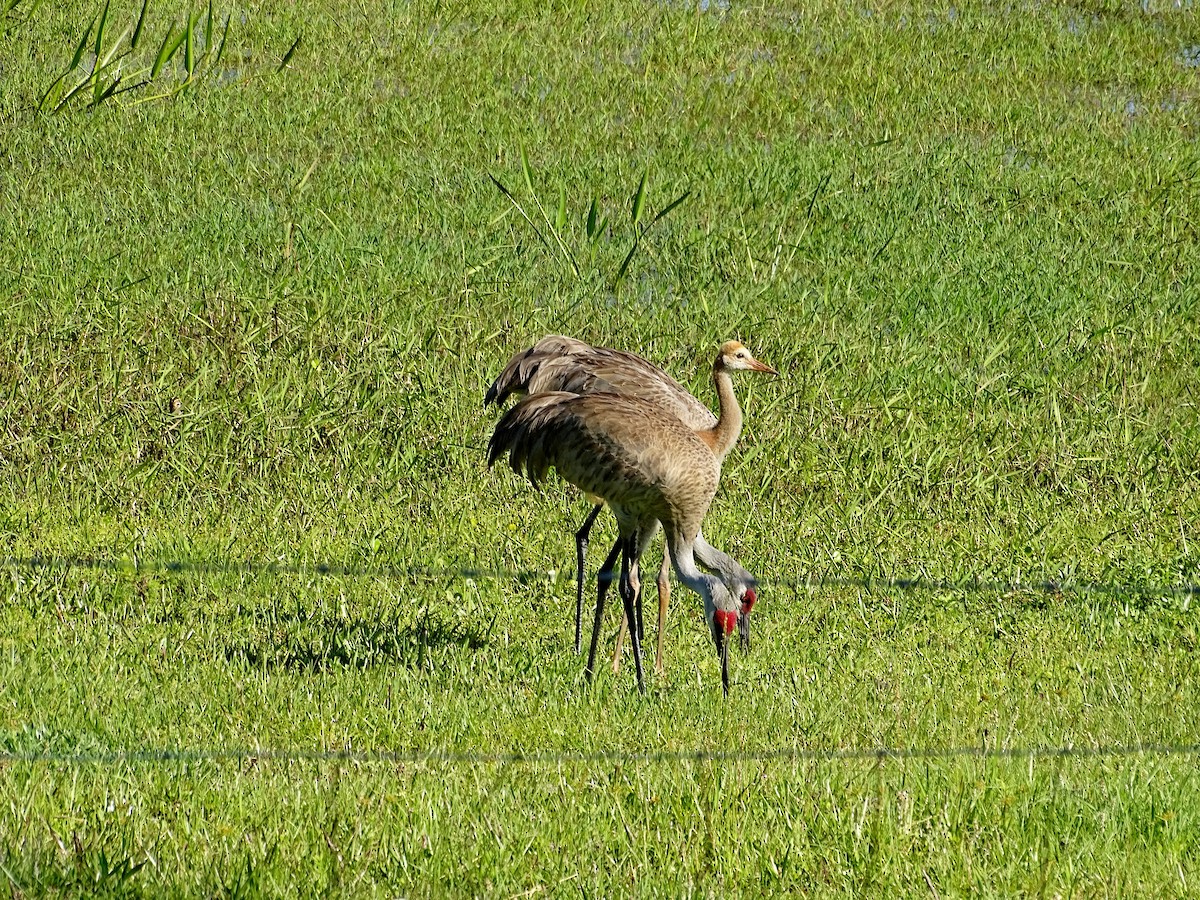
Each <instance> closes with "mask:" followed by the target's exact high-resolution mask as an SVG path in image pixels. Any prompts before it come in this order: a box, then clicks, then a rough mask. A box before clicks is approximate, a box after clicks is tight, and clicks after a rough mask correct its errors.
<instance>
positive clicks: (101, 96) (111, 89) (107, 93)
mask: <svg viewBox="0 0 1200 900" xmlns="http://www.w3.org/2000/svg"><path fill="white" fill-rule="evenodd" d="M101 83H102V82H99V81H97V85H99V84H101ZM120 83H121V76H120V75H118V76H117V77H116V78H114V79H113V80H112V84H110V85H109V86H108V87H107V88H105V89H104V91H103V92H102V93H101V92H100V91H99V90H98V89H97V96H96V99H95V100H93V101H92V106H99V105H100V104H101V103H103V102H104V101H105V100H107V99H108V98H109V97H111V96H112V95H113V94H114V93H115V92H116V90H117V86H118V85H119V84H120Z"/></svg>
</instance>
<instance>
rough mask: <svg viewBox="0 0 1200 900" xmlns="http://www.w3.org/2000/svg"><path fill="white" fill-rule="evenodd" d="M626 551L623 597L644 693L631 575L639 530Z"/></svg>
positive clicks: (635, 562) (626, 541)
mask: <svg viewBox="0 0 1200 900" xmlns="http://www.w3.org/2000/svg"><path fill="white" fill-rule="evenodd" d="M624 544H625V552H624V554H622V557H621V585H620V588H621V599H622V600H624V601H625V620H626V621H627V622H628V623H629V638H630V643H631V644H633V666H634V668H635V669H636V670H637V682H638V690H639V691H641V692H642V693H643V694H644V693H646V679H645V675H644V673H643V672H642V639H641V637H639V635H638V628H637V625H636V623H637V618H636V617H637V610H636V604H637V598H636V596H635V595H636V593H637V591H635V590H634V587H633V582H632V580H631V579H630V577H629V573H630V570H631V569H632V567H633V566H636V565H637V559H636V557H635V554H636V553H637V532H634V533H633V534H631V535H630V536H629V537H627V538H626V539H625V541H624Z"/></svg>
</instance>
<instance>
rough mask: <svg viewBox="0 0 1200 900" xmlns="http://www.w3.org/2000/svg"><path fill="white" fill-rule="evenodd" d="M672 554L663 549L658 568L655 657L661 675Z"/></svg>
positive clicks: (669, 593)
mask: <svg viewBox="0 0 1200 900" xmlns="http://www.w3.org/2000/svg"><path fill="white" fill-rule="evenodd" d="M670 574H671V556H670V554H668V553H667V551H666V549H665V548H664V549H663V561H662V567H661V568H660V569H659V570H658V653H657V655H655V657H654V671H655V673H656V674H658V675H661V674H662V673H663V671H664V668H665V667H664V666H663V646H664V642H665V640H666V636H667V604H668V603H670V602H671V580H670Z"/></svg>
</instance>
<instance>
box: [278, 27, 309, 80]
mask: <svg viewBox="0 0 1200 900" xmlns="http://www.w3.org/2000/svg"><path fill="white" fill-rule="evenodd" d="M302 37H304V35H303V34H298V35H296V40H294V41H292V46H290V47H288V52H287V53H285V54H283V61H282V62H281V63H280V64H279V68H278V69H276V70H275V74H276V75H278V74H279V73H280V72H282V71H283V70H284V69H286V68H287V64H288V63H289V62H291V61H292V56H293V55H294V54H295V52H296V50H297V49H298V48H299V47H300V39H301V38H302Z"/></svg>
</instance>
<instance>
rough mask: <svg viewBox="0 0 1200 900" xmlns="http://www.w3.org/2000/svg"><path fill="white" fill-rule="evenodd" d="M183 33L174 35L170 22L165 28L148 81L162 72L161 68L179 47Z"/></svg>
mask: <svg viewBox="0 0 1200 900" xmlns="http://www.w3.org/2000/svg"><path fill="white" fill-rule="evenodd" d="M183 38H184V35H183V33H182V32H181V33H179V34H178V35H176V34H175V23H174V22H172V23H171V24H170V26H169V27H168V28H167V33H166V34H165V35H163V42H162V46H160V47H159V48H158V55H157V56H155V57H154V65H153V66H151V68H150V80H151V81H153V80H154V79H155V78H157V77H158V75H159V73H160V72H161V71H162V69H163V66H165V65H166V64H167V63H169V62H170V61H171V57H172V56H174V55H175V53H176V51H177V50H178V49H179V45H180V44H181V43H183Z"/></svg>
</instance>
